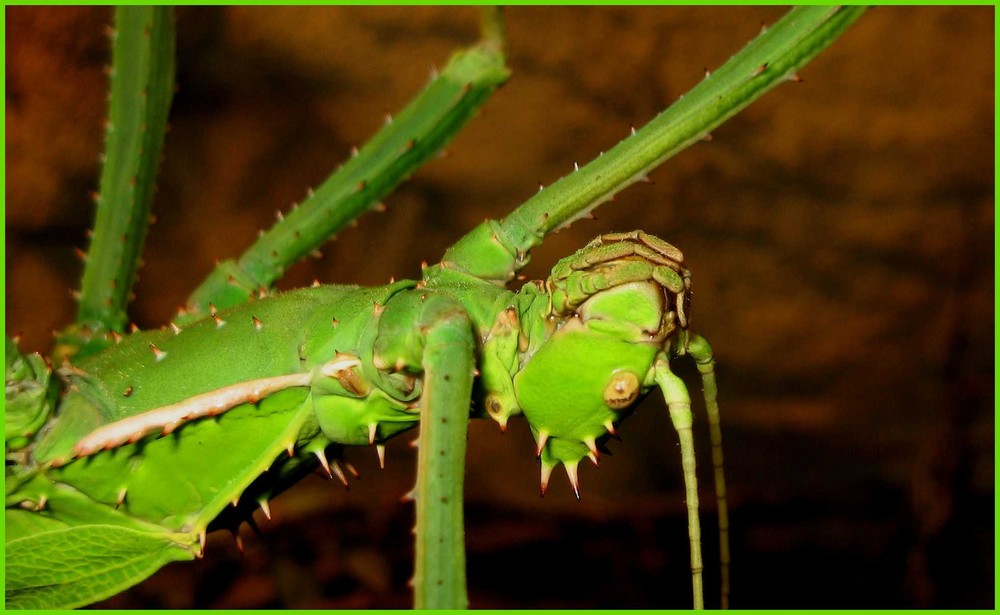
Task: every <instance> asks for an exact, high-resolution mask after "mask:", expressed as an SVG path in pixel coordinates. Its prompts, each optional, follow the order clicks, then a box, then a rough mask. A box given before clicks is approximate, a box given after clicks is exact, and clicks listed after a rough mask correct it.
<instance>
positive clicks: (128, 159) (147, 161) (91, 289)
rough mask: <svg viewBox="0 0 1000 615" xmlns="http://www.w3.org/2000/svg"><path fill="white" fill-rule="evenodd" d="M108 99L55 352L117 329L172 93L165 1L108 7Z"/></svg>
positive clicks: (122, 321) (124, 320) (100, 341)
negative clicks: (79, 269) (75, 279)
mask: <svg viewBox="0 0 1000 615" xmlns="http://www.w3.org/2000/svg"><path fill="white" fill-rule="evenodd" d="M111 38H112V40H113V51H112V65H111V70H110V80H111V97H110V108H109V113H108V121H107V124H106V128H105V139H106V141H105V154H104V165H103V168H102V171H101V179H100V190H99V193H98V194H97V196H96V197H95V200H96V206H97V215H96V221H95V224H94V228H93V234H92V238H91V242H90V246H89V248H88V250H87V252H86V255H85V257H84V261H85V265H84V274H83V282H82V284H81V287H80V295H79V301H80V304H79V310H78V313H77V319H76V325H75V326H71V327H69V328H67V330H66V331H65V332H64V333H63V335H62V336H61V337H60V339H59V340H58V343H59V345H60V346H61V347H62V350H61V352H60V354H76V353H77V351H79V350H81V349H82V350H84V351H85V352H84V354H89V353H91V352H94V351H96V350H99V349H101V348H103V347H104V346H106V345H107V344H108V342H107V338H106V337H105V336H104V335H103V333H104V332H105V331H117V332H121V331H123V330H124V328H125V326H126V325H127V324H128V315H127V313H126V308H127V306H128V304H129V301H130V299H131V296H132V287H133V285H134V282H135V279H136V272H137V270H138V265H139V262H140V255H141V251H142V246H143V243H144V241H145V238H146V230H147V228H148V226H149V220H150V209H151V203H152V199H153V193H154V188H155V181H156V172H157V168H158V166H159V162H160V154H161V152H162V150H163V140H164V135H165V133H166V124H167V115H168V112H169V110H170V101H171V98H172V97H173V92H174V17H173V12H172V10H171V9H170V8H169V7H139V6H129V7H120V8H118V9H117V10H116V11H115V26H114V29H113V30H112V34H111Z"/></svg>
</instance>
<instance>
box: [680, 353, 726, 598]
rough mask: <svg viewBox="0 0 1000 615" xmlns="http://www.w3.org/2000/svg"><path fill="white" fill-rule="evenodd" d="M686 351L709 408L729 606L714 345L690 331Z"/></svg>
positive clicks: (721, 561) (724, 596)
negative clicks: (713, 358)
mask: <svg viewBox="0 0 1000 615" xmlns="http://www.w3.org/2000/svg"><path fill="white" fill-rule="evenodd" d="M687 353H688V354H689V355H691V358H693V359H694V360H695V363H697V365H698V371H699V372H700V373H701V382H702V388H703V389H704V391H705V408H706V410H707V411H708V430H709V435H710V436H711V438H712V468H713V469H714V471H715V473H714V479H715V498H716V500H717V502H718V509H719V567H720V569H721V571H722V603H721V606H722V608H724V609H728V608H729V507H728V505H727V503H726V477H725V474H724V473H723V471H722V428H721V426H720V423H719V403H718V401H717V400H716V393H717V389H716V387H715V361H714V360H712V347H711V346H709V345H708V341H707V340H706V339H705V338H703V337H702V336H700V335H694V334H692V335H690V336H689V338H688V347H687Z"/></svg>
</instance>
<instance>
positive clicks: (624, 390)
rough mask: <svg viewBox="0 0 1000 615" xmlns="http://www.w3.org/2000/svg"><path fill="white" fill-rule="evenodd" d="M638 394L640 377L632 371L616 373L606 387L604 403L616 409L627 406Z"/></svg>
mask: <svg viewBox="0 0 1000 615" xmlns="http://www.w3.org/2000/svg"><path fill="white" fill-rule="evenodd" d="M638 396H639V378H637V377H636V375H635V374H633V373H632V372H627V371H620V372H617V373H615V375H614V376H612V377H611V381H610V382H608V385H607V386H606V387H604V403H606V404H607V405H608V407H609V408H612V409H614V410H621V409H623V408H627V407H628V406H629V404H631V403H632V402H634V401H635V399H636V397H638Z"/></svg>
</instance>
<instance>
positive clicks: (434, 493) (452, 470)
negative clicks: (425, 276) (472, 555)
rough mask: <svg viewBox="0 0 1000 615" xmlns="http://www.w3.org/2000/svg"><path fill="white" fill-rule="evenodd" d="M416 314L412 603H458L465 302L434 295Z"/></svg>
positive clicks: (467, 368)
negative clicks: (422, 337) (418, 360)
mask: <svg viewBox="0 0 1000 615" xmlns="http://www.w3.org/2000/svg"><path fill="white" fill-rule="evenodd" d="M421 321H422V322H426V323H427V324H426V327H427V328H426V331H427V333H426V345H425V347H424V355H423V360H422V364H423V369H424V390H423V394H422V395H421V399H420V436H419V440H418V442H419V452H418V464H417V486H416V489H415V492H416V506H417V549H416V566H415V571H414V575H413V589H414V605H415V606H416V608H427V609H464V608H466V606H467V604H468V598H467V596H466V584H465V530H464V525H463V519H462V504H463V495H462V488H463V481H464V479H465V449H466V438H467V431H468V424H469V403H470V399H471V396H472V378H473V375H472V374H473V370H474V367H475V365H474V361H475V359H474V357H473V340H472V327H471V324H470V321H469V318H468V315H467V314H466V313H465V310H464V308H462V306H461V305H460V304H458V303H456V302H454V301H453V300H451V299H447V298H444V297H442V296H440V295H437V296H434V295H432V296H429V297H428V298H427V302H426V306H425V309H424V311H423V315H422V318H421Z"/></svg>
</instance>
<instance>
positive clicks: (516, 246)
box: [5, 7, 861, 608]
mask: <svg viewBox="0 0 1000 615" xmlns="http://www.w3.org/2000/svg"><path fill="white" fill-rule="evenodd" d="M860 12H861V11H860V10H857V9H842V10H841V9H836V8H826V7H814V8H804V9H796V10H793V11H792V12H791V13H790V14H789V15H788V16H787V17H786V18H785V19H783V20H782V21H780V22H779V23H777V24H775V25H774V26H773V27H771V28H770V29H769V30H768V31H767V32H766V33H764V34H762V35H761V36H760V37H759V38H758V39H757V40H755V41H754V42H752V43H751V44H750V45H749V46H748V47H746V48H745V49H744V50H743V51H742V52H741V53H740V54H738V55H737V56H735V57H734V58H733V59H732V60H730V61H729V62H728V63H727V64H726V65H724V66H723V67H722V68H720V69H719V70H718V71H716V72H714V73H713V74H712V76H711V77H710V78H708V79H706V80H705V81H703V82H702V83H701V84H700V85H698V86H697V87H696V88H694V89H693V90H692V91H691V92H689V93H688V94H687V95H686V96H685V97H684V98H682V99H681V100H680V101H679V102H678V103H676V104H675V105H673V106H672V107H671V108H669V109H668V110H667V111H665V112H664V113H662V114H661V115H659V116H658V117H657V118H655V119H654V120H653V121H651V122H650V123H649V124H648V125H647V126H645V127H643V128H642V129H640V130H638V131H635V133H634V134H633V135H632V136H630V137H629V138H628V139H626V140H625V141H623V142H622V143H620V144H619V145H618V146H616V147H615V148H614V149H612V150H610V151H608V152H606V153H605V154H604V155H602V156H601V157H599V158H598V159H596V160H595V161H593V162H592V163H590V164H588V165H586V166H584V167H581V168H579V169H578V170H576V171H575V172H574V173H573V174H571V175H569V176H567V177H565V178H563V179H562V180H560V181H559V182H557V183H556V184H553V185H552V186H549V187H547V188H545V189H544V190H542V191H540V192H539V193H538V194H537V195H536V196H535V197H534V198H532V199H531V200H529V201H528V202H526V203H525V204H523V205H522V206H521V207H519V208H517V209H516V210H514V211H513V212H512V213H511V214H510V215H509V216H507V217H505V218H503V219H502V220H488V221H486V222H484V223H483V224H481V225H480V226H478V227H476V228H475V229H473V230H472V231H471V232H470V233H468V234H467V235H466V236H465V237H463V238H462V239H460V240H459V241H458V242H457V243H456V244H455V245H454V246H452V247H451V248H450V249H448V250H447V251H446V252H445V254H444V256H443V258H442V259H441V260H440V261H439V262H438V263H436V264H434V265H432V266H428V267H425V268H424V269H423V274H422V277H421V279H419V280H405V281H399V282H394V283H391V284H389V285H387V286H382V287H377V288H361V287H355V286H320V285H316V286H314V287H312V288H304V289H300V290H295V291H290V292H285V293H275V292H272V291H271V287H272V284H273V282H274V281H275V280H277V279H278V278H280V277H281V275H282V273H283V272H284V270H285V268H286V267H287V266H288V265H289V264H291V263H293V262H295V261H296V260H298V259H299V258H301V257H302V256H303V255H304V254H307V253H308V252H309V251H311V250H313V249H315V248H316V246H318V245H320V244H321V243H322V242H323V241H325V240H326V239H327V237H328V236H329V235H330V234H332V233H333V232H335V231H336V230H337V229H338V228H340V227H341V226H343V225H344V224H346V223H347V222H349V221H350V220H352V219H353V218H354V217H355V216H357V215H358V214H360V213H362V212H363V211H366V210H368V209H370V208H371V207H372V206H373V205H374V204H376V203H378V202H379V200H380V199H381V198H382V197H383V196H384V195H385V194H387V193H388V192H389V191H391V189H392V188H393V187H394V186H395V185H396V184H398V183H399V181H401V179H402V178H404V177H405V176H406V175H407V174H409V173H410V172H412V170H413V169H414V168H416V167H417V166H419V165H420V164H421V163H422V162H423V161H425V160H427V159H428V158H429V157H431V156H433V155H434V154H435V153H436V152H437V151H438V150H439V149H440V147H441V146H442V145H443V144H444V143H445V142H447V140H448V139H450V137H451V136H453V135H454V134H455V133H456V132H457V130H458V129H459V128H460V127H461V126H462V124H464V122H465V121H466V120H467V119H468V118H469V117H471V116H472V115H473V113H474V111H475V110H476V109H477V108H478V106H480V105H481V104H482V102H483V101H485V100H486V98H487V97H488V96H489V95H490V94H491V93H492V92H493V90H494V89H495V88H496V86H497V85H499V84H500V83H501V82H503V81H504V80H505V79H506V78H507V75H508V71H507V70H506V68H505V66H504V59H503V45H502V39H503V34H502V23H501V21H500V17H499V14H498V13H496V12H495V11H486V12H485V19H484V28H483V33H484V34H483V41H482V42H481V43H480V44H478V45H476V46H474V47H472V48H470V49H467V50H464V51H462V52H460V53H458V54H456V55H455V56H454V57H453V59H452V61H451V62H450V64H449V65H448V66H447V67H446V68H445V69H444V70H443V71H442V72H441V74H440V75H439V76H437V77H436V78H435V79H434V80H433V81H432V82H431V83H430V84H429V85H428V86H427V88H426V89H425V90H424V91H423V92H422V93H421V94H420V95H419V96H418V97H417V98H416V99H415V100H414V101H413V102H412V103H411V104H410V106H409V107H407V109H405V110H404V111H403V113H401V114H399V115H397V117H396V118H395V119H394V121H393V122H392V124H391V125H388V126H386V127H385V128H383V130H382V131H380V132H379V134H377V135H376V136H375V137H374V138H373V140H372V141H371V142H370V143H369V144H368V145H366V146H365V147H364V148H362V149H361V150H360V151H359V152H358V153H357V155H356V156H355V157H354V158H352V159H351V160H350V161H349V162H348V163H347V164H345V165H344V166H343V167H342V168H341V169H340V170H339V171H337V172H336V173H334V175H332V176H331V177H330V179H329V180H327V182H325V183H324V184H323V185H321V186H320V187H319V188H318V189H317V190H316V192H315V193H314V194H313V195H312V196H311V197H310V198H309V199H307V200H306V201H305V202H303V203H302V204H301V206H300V207H299V208H297V209H295V210H293V211H291V212H289V213H288V214H287V215H286V216H285V217H284V219H283V220H281V221H280V222H279V223H278V224H277V225H275V227H274V228H272V229H271V230H270V231H269V232H268V233H266V234H264V235H263V236H262V237H261V238H260V240H259V241H258V242H257V243H256V244H255V245H254V246H253V247H251V248H250V249H249V250H248V251H247V252H246V253H245V254H244V255H243V256H241V257H240V258H239V259H237V260H232V261H225V262H223V263H221V264H220V266H219V268H218V269H216V270H215V271H214V272H213V273H212V275H211V276H209V278H208V279H207V280H206V281H205V283H204V284H202V286H201V287H199V288H198V289H197V290H196V291H195V292H194V293H193V294H192V296H191V298H190V300H189V303H188V306H187V308H186V309H185V312H184V313H183V314H181V315H179V316H178V318H177V319H176V320H175V321H174V322H173V323H170V325H169V326H167V327H164V328H163V329H161V330H155V331H141V332H139V331H137V332H132V333H130V334H124V331H123V329H124V328H125V324H126V322H127V317H126V315H125V314H126V312H125V307H126V305H127V302H128V296H129V292H130V289H131V285H132V279H133V278H134V272H135V266H136V262H137V258H138V254H139V251H140V248H141V244H142V237H143V236H144V233H145V219H146V217H147V214H148V206H149V202H150V199H151V195H152V179H153V176H154V175H155V162H156V160H157V158H158V155H159V150H160V147H161V144H162V139H163V136H162V135H163V126H164V123H165V121H166V115H167V108H168V106H169V96H170V91H171V89H172V88H171V84H172V76H173V66H172V47H173V22H172V17H171V14H170V12H169V10H168V9H165V8H138V7H135V8H123V9H119V10H118V14H117V20H116V35H115V47H114V69H113V74H114V77H113V81H112V102H111V125H110V126H111V128H110V129H109V134H108V140H107V162H106V164H105V167H104V173H103V175H102V179H101V199H100V202H99V207H98V215H97V222H96V224H95V230H94V236H93V241H92V244H91V247H90V251H89V253H88V262H87V267H86V273H85V276H84V283H83V287H82V291H81V297H80V299H81V304H80V312H79V316H78V319H77V322H76V323H75V324H74V325H72V326H71V327H68V328H67V329H66V330H64V331H63V333H62V334H61V335H60V337H59V340H58V341H59V347H58V348H57V355H58V356H61V357H62V358H63V362H62V364H61V366H60V367H58V368H56V369H53V367H52V365H51V364H49V363H48V362H47V361H46V360H44V359H42V358H41V357H40V356H38V355H22V354H21V353H20V352H19V351H18V350H17V347H16V344H15V343H14V342H13V341H12V340H10V339H8V341H7V345H6V374H7V376H6V378H7V406H6V412H5V420H6V454H7V474H6V494H7V499H6V503H7V507H6V514H5V520H6V529H7V532H6V587H5V589H6V600H7V603H6V604H7V606H8V607H19V608H25V607H28V608H30V607H76V606H82V605H85V604H89V603H91V602H94V601H96V600H99V599H102V598H104V597H107V596H109V595H112V594H114V593H116V592H118V591H121V590H123V589H125V588H127V587H129V586H131V585H133V584H135V583H137V582H139V581H140V580H142V579H143V578H145V577H146V576H148V575H149V574H152V573H153V572H154V571H155V570H157V569H158V568H159V567H161V566H162V565H164V564H165V563H167V562H170V561H174V560H185V559H192V558H194V557H198V556H200V555H201V554H202V553H203V550H204V546H205V537H206V533H207V532H208V531H209V530H211V529H214V528H216V527H225V526H226V525H227V524H229V523H232V522H233V520H236V523H238V522H239V520H241V519H245V518H247V517H248V516H249V514H251V513H252V512H253V511H254V510H256V509H257V508H258V507H259V508H261V509H263V511H264V513H265V514H269V512H268V511H269V506H268V502H269V501H270V499H271V498H273V497H274V496H275V495H276V494H278V493H279V492H280V491H282V490H283V489H285V488H286V487H287V486H289V485H290V484H292V483H294V482H295V481H296V480H297V479H299V478H300V477H302V476H303V475H305V474H307V473H309V472H311V471H313V470H314V469H315V468H316V467H317V466H319V467H321V468H322V469H323V470H324V471H325V472H326V473H328V474H330V475H336V476H338V477H339V478H341V479H342V480H344V481H345V482H346V480H347V477H346V474H345V471H346V472H350V471H351V466H350V465H349V464H346V462H344V460H343V458H342V453H343V450H344V447H351V446H374V447H376V449H377V450H378V451H379V454H380V456H381V455H382V454H383V453H384V444H385V442H386V441H387V440H388V439H390V438H392V437H393V436H395V435H397V434H400V433H402V432H404V431H406V430H408V429H411V428H413V427H416V426H418V425H419V427H420V431H419V438H418V445H419V446H418V449H419V459H418V469H417V479H416V487H415V489H414V492H413V498H414V499H415V501H416V507H417V522H416V561H415V575H414V580H413V584H414V592H415V604H416V606H417V607H429V608H461V607H465V606H466V604H467V599H466V580H465V549H464V532H463V516H462V515H463V509H462V507H463V494H462V478H463V475H464V459H465V452H466V437H467V425H468V421H469V418H470V416H471V417H473V418H479V417H490V418H492V419H493V420H495V421H496V422H497V423H499V425H500V426H501V428H504V427H505V426H506V425H507V422H508V420H510V419H511V418H512V417H514V416H518V415H521V416H523V417H524V418H525V419H526V420H527V421H528V423H529V425H530V427H531V432H532V434H533V435H534V437H535V441H536V445H537V447H536V454H537V456H538V457H539V460H540V464H541V490H542V492H543V493H544V492H545V489H546V487H547V485H548V482H549V477H550V476H551V474H552V472H553V471H554V469H555V468H556V467H557V466H560V465H561V466H563V468H564V469H565V472H566V474H567V476H568V477H569V481H570V484H571V485H572V488H573V490H574V492H576V493H577V496H578V497H579V480H578V465H579V464H580V463H581V462H582V461H583V460H584V459H590V460H592V461H593V462H594V463H597V461H598V458H599V455H600V450H601V446H602V443H603V441H604V440H605V439H607V438H608V437H609V436H612V435H614V434H615V433H616V429H617V427H616V426H617V425H618V423H619V422H620V421H621V420H622V419H623V418H624V417H625V416H627V415H628V413H629V412H630V409H631V408H632V407H633V406H634V405H635V403H636V402H637V401H638V400H639V399H641V398H642V397H643V396H644V395H645V394H646V393H648V392H650V391H651V390H652V389H654V388H658V389H659V390H660V392H661V393H662V394H663V396H664V398H665V400H666V403H667V405H668V408H669V413H670V417H671V419H672V421H673V424H674V427H675V428H676V430H677V433H678V437H679V441H680V446H681V456H682V465H683V472H684V480H685V486H686V502H687V509H688V523H689V536H690V547H691V551H690V558H691V571H692V587H693V605H694V607H695V608H701V607H702V606H703V604H704V601H703V597H702V593H703V592H702V567H703V564H702V554H701V542H700V536H701V534H700V526H699V518H698V491H697V481H696V478H695V457H694V444H693V438H692V433H691V432H692V429H691V428H692V415H691V400H690V397H689V395H688V392H687V389H686V387H685V385H684V383H683V382H682V381H681V380H680V379H679V378H678V377H677V376H676V375H675V374H674V373H673V372H672V370H671V364H672V362H674V360H675V359H678V358H681V357H684V356H690V357H691V359H693V360H694V362H695V364H696V365H697V367H698V370H699V371H700V373H701V377H702V385H703V387H704V396H705V403H706V407H707V410H708V417H709V426H710V431H711V440H712V446H713V454H712V459H713V468H714V478H715V487H716V495H717V497H718V499H719V528H720V534H721V535H720V545H721V554H720V560H721V569H722V583H721V586H722V603H721V604H722V606H726V604H727V602H728V591H729V581H728V562H729V554H728V537H727V528H728V520H727V513H726V506H725V483H724V479H723V470H722V448H721V435H720V429H719V412H718V406H717V404H716V386H715V380H714V373H713V359H712V350H711V348H710V346H709V345H708V342H707V341H705V339H704V338H702V337H701V336H699V335H697V334H696V333H695V332H693V331H692V330H691V329H690V326H689V323H690V314H691V304H690V303H691V302H690V299H691V274H690V272H689V271H688V269H687V266H686V263H685V261H684V257H683V255H682V253H681V252H680V250H678V249H677V248H675V247H674V246H672V245H671V244H669V243H667V242H665V241H663V240H661V239H659V238H656V237H652V236H650V235H647V234H646V233H644V232H642V231H633V232H627V233H610V234H606V235H602V236H601V237H598V238H597V239H595V240H594V241H592V242H591V243H590V244H588V245H587V246H585V247H583V248H582V249H581V250H579V251H578V252H577V253H576V254H574V255H572V256H570V257H568V258H565V259H563V260H561V261H559V262H558V263H557V264H556V265H555V267H554V268H553V269H552V272H551V274H550V275H549V277H548V278H547V279H546V280H538V281H533V282H529V283H527V284H525V285H524V286H523V287H522V288H520V290H517V291H514V290H510V289H508V288H507V284H508V283H509V282H511V281H512V280H514V279H515V277H516V275H517V273H518V272H519V271H520V270H521V269H522V268H523V267H524V266H525V265H526V264H527V262H528V259H529V254H530V251H531V249H532V248H534V247H536V246H537V245H539V244H540V243H541V242H542V240H543V239H544V238H545V236H546V235H547V234H549V233H551V232H553V231H554V230H557V229H558V228H560V227H562V226H564V225H566V224H568V223H570V222H572V221H573V220H574V219H577V218H579V217H581V216H583V215H586V214H587V213H588V212H589V211H590V210H591V209H593V208H594V207H596V206H597V205H599V204H601V203H602V202H605V201H607V200H609V199H610V198H611V197H612V196H613V195H614V194H615V193H616V192H618V191H620V190H621V189H623V188H624V187H626V186H628V185H629V184H631V183H634V182H635V181H639V180H640V179H642V178H643V177H645V174H646V173H647V172H648V171H649V170H650V169H652V168H653V167H655V166H656V165H658V164H660V163H661V162H662V161H663V160H665V159H666V158H667V157H669V156H670V155H672V154H673V153H676V152H677V151H679V150H680V149H682V148H683V147H685V146H686V145H687V144H690V143H692V142H694V141H696V140H698V139H700V138H701V137H702V136H703V135H704V134H705V133H706V132H707V131H708V130H711V129H712V128H713V127H715V126H717V125H718V124H720V123H721V122H722V121H724V120H725V119H726V118H728V117H729V116H731V115H732V114H734V113H735V112H736V111H738V110H739V109H741V108H742V107H744V106H746V105H747V104H749V102H751V101H752V100H753V99H755V98H756V97H758V96H760V95H761V94H762V93H763V92H765V91H767V90H769V89H770V88H771V87H774V86H776V85H778V84H779V83H782V82H784V81H787V80H788V79H790V78H792V77H793V76H794V74H795V71H796V70H797V69H798V68H799V67H801V66H802V65H803V64H805V63H806V62H807V61H809V60H810V59H811V58H812V57H813V56H815V55H816V54H817V53H818V52H819V51H820V50H821V49H822V48H824V47H825V46H826V45H828V44H829V43H830V42H832V41H833V40H834V39H835V38H836V37H837V36H838V35H839V34H840V33H841V32H842V31H843V30H844V29H846V28H847V27H848V26H849V25H850V24H851V23H852V22H853V21H854V20H855V19H856V18H857V17H858V15H859V14H860ZM109 282H111V283H109ZM470 404H472V406H471V407H472V410H471V411H470ZM220 451H224V452H225V454H221V455H220V454H219V452H220ZM207 459H211V460H212V461H211V463H206V460H207ZM53 562H58V565H53Z"/></svg>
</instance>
